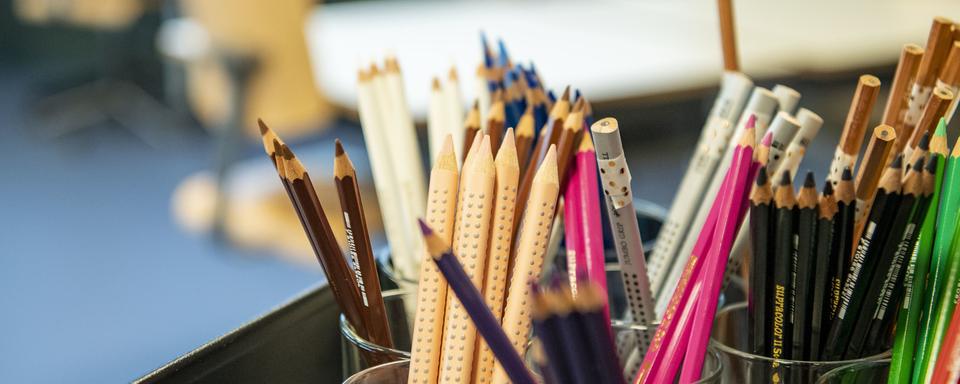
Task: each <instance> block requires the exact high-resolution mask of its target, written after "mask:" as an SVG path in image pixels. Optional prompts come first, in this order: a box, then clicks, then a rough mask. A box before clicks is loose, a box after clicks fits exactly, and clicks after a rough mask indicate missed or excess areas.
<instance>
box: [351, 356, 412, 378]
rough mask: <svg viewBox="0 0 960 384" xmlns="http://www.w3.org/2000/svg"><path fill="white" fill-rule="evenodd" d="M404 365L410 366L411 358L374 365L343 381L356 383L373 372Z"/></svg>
mask: <svg viewBox="0 0 960 384" xmlns="http://www.w3.org/2000/svg"><path fill="white" fill-rule="evenodd" d="M404 364H410V359H409V358H406V359H401V360H397V361H391V362H389V363H383V364H380V365H374V366H372V367H367V368H364V369H363V370H361V371H360V372H357V373H354V374H352V375H350V377H347V379H346V380H344V381H343V384H349V383H353V382H356V381H357V380H360V378H361V377H363V376H366V375H369V374H370V372H372V371H376V370H381V369H390V368H395V367H398V366H402V365H404Z"/></svg>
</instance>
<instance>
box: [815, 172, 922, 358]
mask: <svg viewBox="0 0 960 384" xmlns="http://www.w3.org/2000/svg"><path fill="white" fill-rule="evenodd" d="M902 163H903V157H902V156H898V157H897V159H896V160H894V161H893V163H891V164H890V167H889V168H887V169H886V170H885V171H884V173H883V176H881V177H880V183H879V188H878V190H877V195H876V197H875V198H874V201H873V208H872V209H871V210H870V214H869V215H868V218H867V223H866V225H865V227H864V230H863V235H861V236H860V239H859V241H858V242H857V249H856V253H855V254H854V258H853V260H852V261H851V262H850V268H849V270H848V271H847V275H846V278H844V281H843V292H842V293H841V297H840V306H839V308H838V309H837V316H836V318H835V319H834V320H833V323H832V324H831V325H830V333H829V334H828V335H827V341H826V343H825V345H824V351H823V355H822V358H823V359H825V360H839V359H841V358H843V356H844V353H845V352H846V350H847V346H848V344H849V342H850V340H851V334H852V332H853V330H854V329H853V328H854V326H855V325H856V322H857V318H858V316H859V314H860V309H861V308H863V306H864V305H863V303H864V302H863V300H864V297H865V296H866V295H867V289H868V288H869V285H870V280H871V279H872V277H873V273H874V271H875V270H876V268H875V267H876V260H877V258H878V257H879V253H880V248H881V246H882V245H883V242H884V240H885V237H886V231H887V230H889V228H890V223H891V221H892V220H893V217H894V216H895V215H896V211H897V208H898V206H899V204H898V203H899V201H900V172H901V171H900V170H901V168H902Z"/></svg>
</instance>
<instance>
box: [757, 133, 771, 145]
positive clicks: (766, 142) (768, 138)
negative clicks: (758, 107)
mask: <svg viewBox="0 0 960 384" xmlns="http://www.w3.org/2000/svg"><path fill="white" fill-rule="evenodd" d="M760 145H763V146H764V147H769V146H771V145H773V131H767V133H766V134H765V135H763V140H762V141H760Z"/></svg>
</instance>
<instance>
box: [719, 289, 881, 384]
mask: <svg viewBox="0 0 960 384" xmlns="http://www.w3.org/2000/svg"><path fill="white" fill-rule="evenodd" d="M747 332H748V329H747V303H745V302H740V303H735V304H731V305H730V306H727V307H724V308H722V309H721V310H720V311H718V312H717V318H716V320H715V321H714V326H713V334H712V335H711V338H710V349H712V350H715V351H717V353H718V354H719V355H720V360H721V364H722V365H723V366H724V368H723V374H722V380H721V381H722V382H724V383H754V382H777V381H778V380H779V381H778V382H779V383H787V384H790V383H811V382H815V381H816V380H817V379H819V378H820V377H821V376H824V375H825V374H826V373H827V372H830V371H832V370H834V369H837V368H841V367H846V366H850V365H857V364H865V363H872V362H876V361H880V360H883V359H888V358H889V357H890V352H889V351H888V352H884V353H881V354H878V355H874V356H868V357H864V358H860V359H853V360H840V361H799V360H784V359H780V360H777V361H776V363H777V365H778V366H777V368H776V371H774V370H773V368H771V367H772V366H773V364H774V359H772V358H770V357H766V356H759V355H754V354H751V353H747V352H744V350H745V349H746V347H747ZM774 374H776V376H774Z"/></svg>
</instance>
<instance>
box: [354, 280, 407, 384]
mask: <svg viewBox="0 0 960 384" xmlns="http://www.w3.org/2000/svg"><path fill="white" fill-rule="evenodd" d="M409 301H413V302H416V296H415V295H414V294H412V293H410V292H409V291H406V290H402V289H394V290H388V291H384V292H383V304H384V307H385V308H386V310H387V319H389V321H390V323H389V324H390V334H391V336H392V337H393V343H394V347H393V348H388V347H384V346H382V345H378V344H376V343H374V342H372V341H369V340H367V339H365V338H363V337H362V336H360V335H359V334H358V333H357V331H356V330H355V329H354V328H353V326H352V325H351V324H350V322H348V321H347V318H346V317H344V316H343V315H342V314H341V315H340V336H341V338H342V342H341V343H340V354H341V357H342V359H341V360H342V361H341V364H342V369H341V372H343V375H344V377H347V376H350V375H352V374H354V373H357V372H360V371H362V370H364V369H366V368H368V367H370V366H372V365H376V364H380V363H384V362H392V361H398V360H404V359H409V358H410V339H411V337H410V336H411V333H412V332H411V331H412V329H413V328H412V326H413V324H412V323H411V322H409V321H408V320H407V306H406V305H405V304H406V303H407V302H409Z"/></svg>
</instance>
